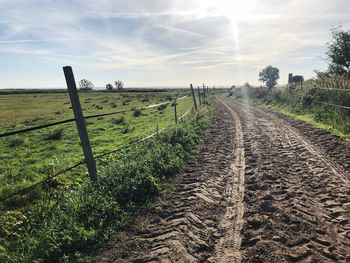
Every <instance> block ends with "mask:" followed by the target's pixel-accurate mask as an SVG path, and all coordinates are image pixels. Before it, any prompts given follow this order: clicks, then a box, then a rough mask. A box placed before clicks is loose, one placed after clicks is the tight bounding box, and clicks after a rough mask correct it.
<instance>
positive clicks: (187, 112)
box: [179, 109, 192, 121]
mask: <svg viewBox="0 0 350 263" xmlns="http://www.w3.org/2000/svg"><path fill="white" fill-rule="evenodd" d="M191 110H192V109H189V110H188V111H186V112H185V113H184V114H183V115H182V116H180V118H179V121H181V120H182V119H183V118H184V117H185V116H186V115H187V114H189V113H190V112H191Z"/></svg>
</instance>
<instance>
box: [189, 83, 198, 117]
mask: <svg viewBox="0 0 350 263" xmlns="http://www.w3.org/2000/svg"><path fill="white" fill-rule="evenodd" d="M190 87H191V92H192V98H193V104H194V108H195V110H196V111H197V110H198V108H197V101H196V96H195V95H194V89H193V86H192V84H190Z"/></svg>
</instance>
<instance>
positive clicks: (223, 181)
mask: <svg viewBox="0 0 350 263" xmlns="http://www.w3.org/2000/svg"><path fill="white" fill-rule="evenodd" d="M214 106H215V113H214V121H213V123H212V124H211V126H210V127H209V129H208V132H207V136H206V139H205V141H204V142H203V144H202V145H201V146H200V148H199V151H198V154H196V156H194V157H192V158H191V159H190V160H189V161H188V167H187V169H186V171H185V172H183V173H181V174H179V175H178V176H177V178H178V179H177V185H176V190H175V191H174V192H173V193H171V194H169V196H165V197H164V198H162V199H161V200H160V201H159V202H158V204H157V206H156V208H155V209H154V211H152V213H150V214H149V215H146V216H145V217H146V218H143V221H144V222H146V223H145V224H144V226H143V227H142V229H139V230H138V231H135V233H130V232H131V231H130V232H129V233H128V235H129V239H133V240H134V241H135V243H137V244H138V246H137V247H136V248H129V249H126V250H127V251H124V252H122V253H120V254H116V251H118V249H116V247H117V246H118V245H119V244H118V242H116V243H115V244H113V243H112V244H110V246H111V247H110V249H108V250H106V251H105V252H103V253H102V255H101V257H100V259H99V261H101V262H209V261H211V262H239V261H240V258H241V256H240V252H239V248H240V242H241V237H240V231H241V226H242V217H243V206H242V201H243V190H244V188H243V183H244V161H245V160H244V147H243V133H242V129H241V125H240V121H239V118H238V116H237V115H236V114H235V113H234V111H232V110H231V109H229V108H228V107H227V106H226V105H225V104H223V103H222V102H220V100H216V99H214ZM136 227H137V226H136Z"/></svg>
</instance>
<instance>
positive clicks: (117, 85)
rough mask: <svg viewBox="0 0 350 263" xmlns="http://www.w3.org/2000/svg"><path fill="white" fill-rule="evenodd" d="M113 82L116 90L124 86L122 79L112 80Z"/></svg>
mask: <svg viewBox="0 0 350 263" xmlns="http://www.w3.org/2000/svg"><path fill="white" fill-rule="evenodd" d="M114 84H115V88H116V89H117V90H118V91H121V90H123V88H124V83H123V81H121V80H116V81H114Z"/></svg>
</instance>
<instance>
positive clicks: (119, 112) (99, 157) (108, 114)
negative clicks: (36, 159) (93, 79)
mask: <svg viewBox="0 0 350 263" xmlns="http://www.w3.org/2000/svg"><path fill="white" fill-rule="evenodd" d="M187 97H188V95H185V96H183V97H180V98H178V99H176V101H174V102H173V105H174V109H175V112H176V104H177V102H178V101H179V100H183V99H185V98H187ZM171 103H172V101H168V102H164V103H158V104H154V105H148V106H144V107H141V108H140V109H141V110H148V109H152V108H156V107H160V106H162V105H169V104H171ZM134 110H135V109H134V108H132V109H127V110H122V111H114V112H108V113H102V114H95V115H88V116H85V117H84V119H85V120H86V119H91V118H98V117H103V116H110V115H115V114H122V113H127V112H132V111H134ZM192 110H193V107H191V108H190V109H188V110H187V111H186V112H185V113H184V114H183V115H182V116H180V117H179V118H178V119H177V120H179V121H181V120H182V119H183V118H184V117H186V116H187V115H188V114H189V113H190V112H191V111H192ZM75 121H76V118H69V119H65V120H62V121H58V122H52V123H47V124H43V125H38V126H34V127H30V128H26V129H21V130H15V131H10V132H6V133H2V134H0V138H5V137H8V136H12V135H16V134H23V133H28V132H32V131H36V130H41V129H45V128H49V127H53V126H57V125H61V124H66V123H70V122H75ZM176 122H177V121H176ZM169 127H170V125H169V126H167V127H165V128H162V129H161V130H159V131H158V130H157V131H156V132H155V133H153V134H151V135H148V136H146V137H144V138H142V139H140V140H137V141H135V142H132V143H130V144H128V145H123V146H121V147H117V148H116V149H113V150H111V151H108V152H105V153H102V154H99V155H96V156H94V159H95V160H98V159H101V158H103V157H105V156H107V155H110V154H113V153H117V152H120V151H122V150H123V149H127V148H129V147H130V146H132V145H135V144H138V143H140V142H143V141H145V140H147V139H150V138H152V137H154V136H156V135H157V134H160V133H161V132H163V131H164V130H165V129H167V128H169ZM84 164H86V159H84V160H81V161H79V162H77V163H76V164H74V165H72V166H70V167H67V168H64V169H61V170H60V171H58V172H57V173H55V174H53V175H50V176H48V177H47V178H45V179H43V180H40V181H38V182H36V183H34V184H32V185H30V186H28V187H25V188H22V189H19V190H17V191H15V192H13V193H10V194H8V195H7V196H5V197H2V198H0V201H2V202H4V201H7V200H9V199H11V198H13V197H14V196H16V195H24V194H28V193H29V192H31V191H33V190H34V189H35V188H36V187H38V186H40V185H43V184H45V183H48V182H49V181H50V180H52V179H53V178H56V177H58V176H60V175H63V174H65V173H67V172H69V171H71V170H73V169H75V168H77V167H79V166H81V165H84Z"/></svg>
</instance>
